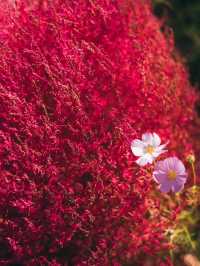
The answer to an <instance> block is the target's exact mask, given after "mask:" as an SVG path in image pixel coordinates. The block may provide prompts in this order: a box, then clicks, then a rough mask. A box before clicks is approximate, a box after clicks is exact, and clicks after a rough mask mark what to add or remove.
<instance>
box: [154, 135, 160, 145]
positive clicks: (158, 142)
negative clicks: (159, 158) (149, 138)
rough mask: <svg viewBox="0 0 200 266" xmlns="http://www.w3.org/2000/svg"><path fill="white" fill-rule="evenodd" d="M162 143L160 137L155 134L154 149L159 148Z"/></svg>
mask: <svg viewBox="0 0 200 266" xmlns="http://www.w3.org/2000/svg"><path fill="white" fill-rule="evenodd" d="M160 143H161V139H160V137H159V136H158V134H156V133H155V132H154V133H153V146H154V147H157V146H159V145H160Z"/></svg>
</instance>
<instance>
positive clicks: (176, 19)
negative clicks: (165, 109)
mask: <svg viewBox="0 0 200 266" xmlns="http://www.w3.org/2000/svg"><path fill="white" fill-rule="evenodd" d="M153 6H154V13H155V14H156V15H157V16H159V17H162V18H164V19H165V20H166V24H167V25H168V26H170V27H171V28H172V29H173V31H174V36H175V44H176V47H177V48H178V50H179V51H180V52H181V54H182V56H183V57H184V58H185V59H186V64H187V65H188V69H189V72H190V80H191V82H192V84H193V85H195V86H198V87H199V89H200V0H153Z"/></svg>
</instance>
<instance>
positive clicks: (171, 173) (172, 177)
mask: <svg viewBox="0 0 200 266" xmlns="http://www.w3.org/2000/svg"><path fill="white" fill-rule="evenodd" d="M176 175H177V174H176V172H175V171H174V170H169V172H168V174H167V177H168V179H169V180H170V181H173V180H175V179H176Z"/></svg>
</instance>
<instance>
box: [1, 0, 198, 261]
mask: <svg viewBox="0 0 200 266" xmlns="http://www.w3.org/2000/svg"><path fill="white" fill-rule="evenodd" d="M0 32H1V33H0V42H1V45H0V198H1V201H0V234H1V238H0V246H1V248H0V264H1V265H11V264H12V263H13V264H16V263H19V264H20V265H54V266H56V265H77V266H78V265H80V266H81V265H91V266H92V265H100V266H104V265H105V266H106V265H116V266H117V265H122V263H124V262H126V261H128V260H129V259H130V258H131V257H135V258H136V257H137V255H141V254H145V255H147V254H152V255H154V254H156V253H157V252H158V251H159V250H163V249H164V248H166V245H167V244H166V243H165V241H164V239H163V232H164V230H165V229H166V226H167V223H168V222H167V221H166V219H164V217H162V216H161V215H160V213H159V199H158V200H153V199H151V197H150V193H151V191H152V189H154V188H153V182H152V180H151V177H150V176H149V175H148V174H147V172H146V170H145V169H140V168H139V167H138V166H137V165H136V164H135V163H134V160H135V158H134V157H133V155H132V154H131V151H130V142H131V140H132V139H134V138H136V137H140V136H141V134H142V133H143V132H146V131H155V132H156V133H158V134H159V135H160V136H161V138H162V140H163V141H167V140H169V141H170V145H169V147H170V149H171V150H172V151H173V152H176V154H178V155H179V156H181V158H184V155H185V154H187V152H188V151H191V150H192V149H193V147H192V145H193V141H192V139H191V137H190V136H191V134H193V130H194V129H193V127H192V123H193V118H194V113H193V105H194V101H195V95H194V93H193V91H192V90H191V88H190V85H189V83H188V80H187V73H186V71H185V69H184V67H183V65H182V63H181V62H180V60H179V58H178V57H177V55H176V54H175V52H174V50H173V49H174V48H173V38H172V37H171V36H168V38H166V37H165V36H164V34H163V33H161V31H160V24H159V21H157V19H156V18H155V17H154V16H153V15H152V10H151V5H150V3H149V2H148V1H141V0H134V1H128V0H121V1H120V0H116V1H112V0H54V1H48V0H32V1H28V0H18V1H16V4H14V1H13V2H12V1H10V4H8V3H6V4H4V3H3V2H1V6H0ZM149 210H153V212H152V213H154V215H153V217H150V216H149V213H148V211H149ZM174 211H175V210H174ZM174 211H173V210H172V215H174ZM169 218H170V217H169ZM169 263H170V262H166V263H165V264H166V265H169ZM144 264H145V263H144V261H143V262H142V263H141V265H144ZM134 265H136V264H134Z"/></svg>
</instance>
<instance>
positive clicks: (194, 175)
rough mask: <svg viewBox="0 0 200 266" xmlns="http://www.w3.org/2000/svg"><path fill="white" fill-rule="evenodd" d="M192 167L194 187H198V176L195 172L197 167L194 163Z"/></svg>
mask: <svg viewBox="0 0 200 266" xmlns="http://www.w3.org/2000/svg"><path fill="white" fill-rule="evenodd" d="M191 166H192V174H193V185H194V186H196V184H197V176H196V171H195V167H194V163H193V162H192V163H191Z"/></svg>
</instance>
